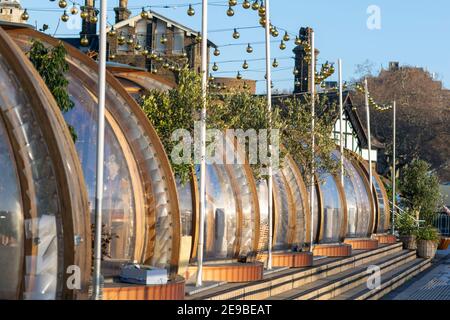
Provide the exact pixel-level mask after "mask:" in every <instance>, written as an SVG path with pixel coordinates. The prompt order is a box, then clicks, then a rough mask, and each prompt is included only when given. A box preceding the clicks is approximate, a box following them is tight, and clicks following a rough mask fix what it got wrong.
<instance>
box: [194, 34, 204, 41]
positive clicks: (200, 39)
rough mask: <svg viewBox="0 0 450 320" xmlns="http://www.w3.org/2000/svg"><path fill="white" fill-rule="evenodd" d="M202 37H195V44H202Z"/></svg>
mask: <svg viewBox="0 0 450 320" xmlns="http://www.w3.org/2000/svg"><path fill="white" fill-rule="evenodd" d="M202 39H203V38H202V36H201V35H200V34H198V35H197V36H196V37H195V42H197V43H200V42H202Z"/></svg>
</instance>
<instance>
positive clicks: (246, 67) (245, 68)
mask: <svg viewBox="0 0 450 320" xmlns="http://www.w3.org/2000/svg"><path fill="white" fill-rule="evenodd" d="M242 69H244V70H247V69H248V63H247V60H245V61H244V64H243V65H242Z"/></svg>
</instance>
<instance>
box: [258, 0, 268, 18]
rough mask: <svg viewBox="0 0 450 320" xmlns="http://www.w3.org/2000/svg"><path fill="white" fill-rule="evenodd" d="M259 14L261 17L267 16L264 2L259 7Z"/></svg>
mask: <svg viewBox="0 0 450 320" xmlns="http://www.w3.org/2000/svg"><path fill="white" fill-rule="evenodd" d="M258 13H259V16H260V17H264V16H265V15H266V7H265V6H264V2H262V1H261V4H260V5H259V9H258Z"/></svg>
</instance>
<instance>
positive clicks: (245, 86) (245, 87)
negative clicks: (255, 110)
mask: <svg viewBox="0 0 450 320" xmlns="http://www.w3.org/2000/svg"><path fill="white" fill-rule="evenodd" d="M243 88H244V90H248V89H249V87H248V84H247V83H246V82H244V87H243Z"/></svg>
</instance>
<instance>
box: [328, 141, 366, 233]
mask: <svg viewBox="0 0 450 320" xmlns="http://www.w3.org/2000/svg"><path fill="white" fill-rule="evenodd" d="M333 154H334V156H335V158H336V159H340V152H339V151H337V150H336V151H334V152H333ZM368 187H369V183H368V181H367V180H366V177H365V176H364V174H363V172H361V170H360V169H359V168H358V167H357V166H354V165H353V163H352V161H351V160H350V159H347V158H346V157H344V190H345V199H346V203H347V237H351V238H363V237H367V236H369V235H370V234H371V231H372V228H373V215H372V202H371V199H370V196H369V188H368Z"/></svg>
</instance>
